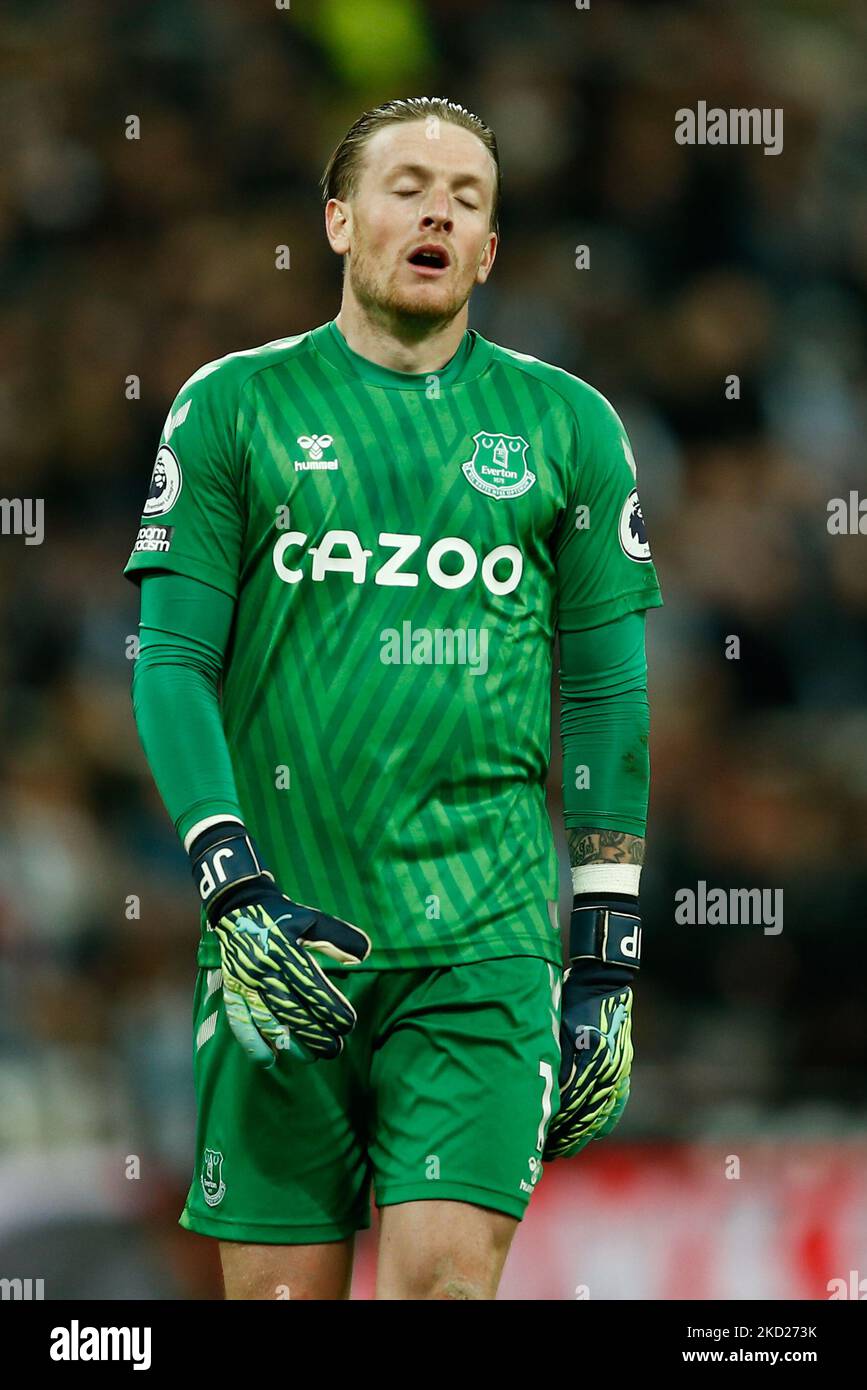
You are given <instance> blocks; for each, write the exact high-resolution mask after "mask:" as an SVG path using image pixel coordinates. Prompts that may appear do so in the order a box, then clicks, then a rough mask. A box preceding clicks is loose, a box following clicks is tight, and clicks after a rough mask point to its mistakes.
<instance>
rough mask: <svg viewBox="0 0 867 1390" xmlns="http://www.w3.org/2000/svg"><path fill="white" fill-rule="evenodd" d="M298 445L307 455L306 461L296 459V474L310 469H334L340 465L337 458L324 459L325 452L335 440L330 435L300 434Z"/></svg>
mask: <svg viewBox="0 0 867 1390" xmlns="http://www.w3.org/2000/svg"><path fill="white" fill-rule="evenodd" d="M298 443H299V444H300V445H301V448H302V449H303V450H304V452H305V453H306V454H307V458H306V459H295V461H294V462H295V472H296V473H302V472H305V471H307V470H310V469H320V468H322V469H333V468H338V467H339V466H340V465H339V464H338V462H337V459H336V458H330V459H326V458H323V457H322V455H323V454H324V452H325V450H326V449H327V448H328V446H329V445H330V444H333V443H334V438H333V436H332V435H330V434H299V435H298Z"/></svg>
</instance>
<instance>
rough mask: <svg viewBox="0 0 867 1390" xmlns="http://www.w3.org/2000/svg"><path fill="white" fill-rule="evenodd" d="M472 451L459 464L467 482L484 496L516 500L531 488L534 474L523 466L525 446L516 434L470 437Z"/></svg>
mask: <svg viewBox="0 0 867 1390" xmlns="http://www.w3.org/2000/svg"><path fill="white" fill-rule="evenodd" d="M473 439H474V440H475V444H476V448H475V452H474V454H473V456H472V458H471V459H467V462H466V463H462V464H461V470H462V472H463V475H464V477H465V478H466V480H467V482H468V483H472V485H473V487H474V488H477V489H478V491H479V492H484V493H485V494H486V496H488V497H520V496H521V494H522V493H524V492H526V491H527V490H528V489H529V488H531V487H532V486H533V484H534V483H535V481H536V474H535V473H531V472H530V470H529V468H528V467H527V450H528V449H529V447H530V446H529V444H528V443H527V441H526V439H522V438H521V436H520V435H519V434H488V433H487V432H486V431H485V430H479V432H478V434H474V435H473Z"/></svg>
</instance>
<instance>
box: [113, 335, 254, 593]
mask: <svg viewBox="0 0 867 1390" xmlns="http://www.w3.org/2000/svg"><path fill="white" fill-rule="evenodd" d="M239 389H240V388H239V377H238V373H237V371H232V370H231V359H226V358H221V359H219V361H217V362H214V363H209V364H208V365H207V366H205V367H202V368H201V369H200V370H199V371H198V372H196V373H195V374H194V375H193V376H191V377H190V379H189V381H187V382H186V383H185V384H184V386H182V388H181V390H180V391H179V392H178V394H177V396H176V398H175V401H174V403H173V405H172V408H171V410H170V411H169V414H168V417H167V419H166V423H165V426H164V427H163V432H162V436H161V439H160V445H159V448H158V450H157V456H156V460H155V462H154V468H153V473H152V474H151V481H150V487H149V489H148V495H147V498H146V500H145V504H144V508H143V511H142V517H141V522H140V526H139V532H138V536H137V537H136V540H135V544H134V545H133V548H132V554H131V555H130V558H129V560H128V562H127V564H126V567H125V569H124V574H126V575H127V576H128V577H129V578H130V579H131V580H133V581H135V580H136V579H137V577H138V576H139V575H140V574H141V573H143V572H145V571H147V570H157V569H159V570H169V571H171V572H172V573H173V574H182V575H186V576H187V577H188V578H190V579H199V580H202V581H203V582H204V583H206V584H211V585H213V587H214V588H217V589H221V590H222V591H223V592H224V593H227V594H229V595H230V596H231V597H232V598H235V597H237V593H238V573H239V569H240V556H241V541H242V535H243V514H242V508H241V500H240V498H241V490H240V487H239V483H238V470H237V460H236V422H237V417H238V395H239Z"/></svg>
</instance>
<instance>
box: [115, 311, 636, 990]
mask: <svg viewBox="0 0 867 1390" xmlns="http://www.w3.org/2000/svg"><path fill="white" fill-rule="evenodd" d="M148 570H170V571H173V572H174V573H177V574H182V575H187V576H189V577H191V578H193V579H198V580H201V581H204V582H205V583H206V584H209V585H212V586H214V587H215V588H217V589H220V590H223V591H224V592H225V593H227V594H229V595H231V596H232V597H233V598H234V599H235V600H236V608H235V622H234V625H233V629H232V634H231V637H230V642H229V646H228V649H227V652H226V657H225V666H224V672H223V688H222V717H223V726H224V729H225V734H226V740H227V743H228V746H229V750H230V754H231V759H232V765H233V768H234V772H235V778H236V783H237V790H238V797H239V802H240V805H241V807H242V810H243V814H244V818H245V821H246V824H247V826H248V828H249V830H250V832H251V834H252V835H253V837H254V839H255V840H256V841H257V843H258V845H259V848H260V850H261V852H262V855H263V858H264V859H265V861H266V862H267V864H268V866H269V868H270V869H271V870H272V872H273V873H274V876H275V878H276V881H277V884H278V886H279V887H280V888H281V889H282V890H283V891H284V892H285V893H287V894H288V895H289V896H290V897H292V898H295V899H296V900H298V901H300V902H303V903H307V904H310V905H313V906H316V907H319V908H322V909H323V910H325V911H328V912H330V913H333V914H335V915H337V916H339V917H343V918H345V919H347V920H348V921H350V922H354V923H355V924H356V925H357V926H359V927H361V928H362V929H363V930H364V931H366V932H367V933H368V934H369V936H370V937H371V940H372V942H373V949H372V951H371V954H370V956H369V957H368V960H367V962H366V963H365V966H363V967H360V968H367V969H383V968H389V967H391V968H412V967H418V966H440V965H455V964H460V963H462V962H466V961H473V960H484V959H490V958H494V957H498V956H513V955H529V956H541V957H543V958H545V959H547V960H550V961H552V962H554V963H555V964H556V965H558V966H559V964H560V962H561V947H560V933H559V927H558V921H557V906H556V904H557V896H558V884H557V862H556V854H555V850H554V842H553V836H552V832H551V825H550V822H549V819H548V815H547V810H546V805H545V780H546V773H547V768H548V763H549V759H550V741H551V718H550V692H551V673H552V652H553V641H554V635H555V629H556V628H557V627H558V626H559V627H560V628H562V629H572V630H576V629H583V628H591V627H597V626H599V625H601V624H603V623H607V622H610V621H611V620H612V619H615V618H618V617H620V616H622V615H623V614H625V613H629V612H631V611H634V610H640V609H645V608H649V607H653V606H655V605H658V604H660V603H661V602H662V599H661V597H660V593H659V586H658V584H657V579H656V574H655V571H654V567H653V563H652V561H651V558H650V549H649V546H648V543H647V537H646V534H645V529H644V520H643V517H642V513H641V507H640V503H639V499H638V494H637V492H636V488H635V465H634V462H633V459H632V452H631V449H630V447H629V442H628V440H627V438H626V435H625V433H624V430H623V426H622V425H621V423H620V420H619V419H618V416H617V415H616V413H615V411H614V410H613V409H612V407H611V405H610V404H609V403H608V401H607V400H606V399H605V398H604V397H603V396H601V395H600V394H599V393H598V392H597V391H595V390H593V388H592V387H590V386H588V385H587V384H586V383H585V382H583V381H581V380H579V379H578V378H576V377H574V376H571V375H570V374H569V373H568V372H565V371H563V370H561V369H560V368H558V367H554V366H550V365H549V364H547V363H544V362H540V361H538V360H537V359H535V358H533V357H526V356H524V355H523V354H521V353H516V352H512V351H509V350H508V349H506V348H501V347H498V346H497V345H495V344H494V343H491V342H489V341H487V340H486V339H485V338H483V337H481V336H480V335H479V334H478V333H476V332H474V331H472V330H468V331H467V332H466V333H465V334H464V337H463V339H462V341H461V344H460V346H459V348H458V351H457V352H456V354H455V355H454V357H453V358H452V359H451V361H450V362H449V363H448V364H447V365H446V366H445V367H444V368H442V369H441V370H440V371H438V372H428V373H423V374H418V375H415V374H406V373H403V372H396V371H393V370H390V369H389V368H387V367H382V366H379V365H377V364H376V363H373V362H370V361H368V360H367V359H366V358H363V357H360V356H359V355H358V354H357V353H355V352H353V351H352V350H351V349H350V348H349V346H348V345H347V343H346V342H345V340H344V338H343V336H342V334H341V333H340V331H339V329H338V328H337V326H336V324H335V323H333V322H331V323H327V324H324V325H323V326H322V327H320V328H316V329H314V330H313V331H311V332H308V333H303V334H300V335H298V336H297V337H292V338H285V339H281V340H279V341H277V342H274V343H268V344H266V345H265V346H264V347H259V348H254V349H252V350H251V351H248V352H237V353H231V354H229V356H227V357H223V358H220V359H219V360H218V361H216V362H211V363H209V364H208V365H207V366H204V367H202V368H201V370H200V371H198V372H196V373H195V374H194V375H193V376H192V377H191V378H190V379H189V381H188V382H187V383H186V384H185V385H184V386H183V388H182V389H181V391H180V392H179V394H178V396H177V398H176V400H175V402H174V404H173V405H172V408H171V410H170V412H169V416H168V419H167V421H166V425H165V429H164V431H163V436H162V440H161V443H160V447H159V451H158V453H157V457H156V463H155V466H154V472H153V477H152V480H151V486H150V491H149V494H148V498H147V501H146V504H145V508H144V515H143V516H142V519H141V527H140V530H139V533H138V538H137V540H136V542H135V545H134V548H133V553H132V555H131V557H130V560H129V562H128V564H127V566H126V571H125V572H126V573H127V574H129V575H130V576H131V577H132V578H135V577H136V576H137V575H140V574H141V573H142V572H144V571H148ZM190 737H191V738H194V737H195V730H193V729H191V730H190ZM199 960H200V963H201V964H205V965H216V964H218V963H219V950H218V945H217V942H216V940H215V938H214V937H213V933H210V932H209V930H208V928H207V925H206V924H204V925H203V940H202V947H201V949H200V954H199Z"/></svg>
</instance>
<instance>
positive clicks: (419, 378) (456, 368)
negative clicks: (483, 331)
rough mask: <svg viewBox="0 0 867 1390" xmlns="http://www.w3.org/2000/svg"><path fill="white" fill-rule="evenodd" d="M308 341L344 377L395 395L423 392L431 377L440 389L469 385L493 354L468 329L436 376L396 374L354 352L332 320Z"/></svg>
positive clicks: (427, 374)
mask: <svg viewBox="0 0 867 1390" xmlns="http://www.w3.org/2000/svg"><path fill="white" fill-rule="evenodd" d="M310 337H311V340H312V342H313V345H314V347H315V348H316V349H317V351H318V352H320V353H321V354H322V356H323V357H325V358H327V360H328V361H329V362H330V363H331V365H332V366H334V367H337V368H338V370H339V371H341V372H343V374H344V375H345V376H353V377H359V378H360V379H361V380H362V381H366V382H368V383H369V384H370V385H372V386H385V387H390V388H391V389H392V390H398V391H425V390H427V389H428V388H429V386H430V380H431V377H432V376H435V377H436V378H437V379H438V381H439V384H440V385H441V386H452V385H454V384H455V383H456V382H458V381H472V380H473V379H474V378H475V377H477V376H481V374H482V372H483V371H484V370H485V368H486V367H487V365H488V363H489V361H490V359H491V355H492V351H493V345H492V344H491V343H489V342H488V341H487V339H486V338H481V337H480V336H479V334H478V333H476V332H475V330H474V329H472V328H468V329H467V331H466V332H465V333H464V336H463V338H462V339H461V341H460V344H459V346H458V350H457V352H456V353H455V355H454V356H453V357H452V358H451V359H450V360H449V361H448V362H447V363H446V364H445V366H444V367H441V368H440V370H439V371H438V372H396V371H393V370H392V368H391V367H382V366H380V364H379V363H378V362H371V361H370V359H369V358H367V357H362V356H361V354H360V353H357V352H354V351H353V349H352V348H351V347H350V346H349V344H348V343H347V341H346V339H345V338H344V336H343V334H342V333H341V331H340V329H339V328H338V327H337V324H336V323H335V322H334V320H333V319H331V320H330V322H329V323H324V324H323V325H322V326H321V328H314V329H313V331H312V333H311V334H310Z"/></svg>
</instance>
